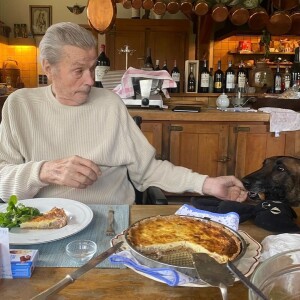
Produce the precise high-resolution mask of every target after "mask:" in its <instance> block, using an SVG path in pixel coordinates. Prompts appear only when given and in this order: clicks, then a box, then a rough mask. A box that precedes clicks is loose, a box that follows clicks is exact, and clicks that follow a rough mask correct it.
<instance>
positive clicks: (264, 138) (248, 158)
mask: <svg viewBox="0 0 300 300" xmlns="http://www.w3.org/2000/svg"><path fill="white" fill-rule="evenodd" d="M233 132H234V134H235V139H236V149H235V151H236V152H235V158H236V164H235V175H236V176H237V177H238V178H242V177H244V176H245V175H247V174H249V173H251V172H254V171H255V170H257V169H259V168H260V167H261V166H262V163H263V161H264V160H265V159H266V158H268V157H271V156H277V155H291V156H293V155H297V154H298V155H299V154H300V144H299V138H300V134H299V133H300V131H295V132H281V133H280V135H279V137H275V136H274V133H271V132H269V126H267V125H243V126H235V127H233Z"/></svg>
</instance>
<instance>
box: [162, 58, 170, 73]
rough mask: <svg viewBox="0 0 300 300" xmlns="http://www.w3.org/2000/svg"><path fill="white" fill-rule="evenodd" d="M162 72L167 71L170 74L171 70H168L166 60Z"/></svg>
mask: <svg viewBox="0 0 300 300" xmlns="http://www.w3.org/2000/svg"><path fill="white" fill-rule="evenodd" d="M162 70H165V71H167V72H168V73H170V72H169V69H168V65H167V60H164V64H163V66H162Z"/></svg>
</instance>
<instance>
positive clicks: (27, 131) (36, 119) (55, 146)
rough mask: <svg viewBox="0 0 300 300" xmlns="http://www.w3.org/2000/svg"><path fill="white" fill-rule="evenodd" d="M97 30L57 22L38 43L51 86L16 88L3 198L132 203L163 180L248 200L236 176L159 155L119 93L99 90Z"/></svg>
mask: <svg viewBox="0 0 300 300" xmlns="http://www.w3.org/2000/svg"><path fill="white" fill-rule="evenodd" d="M96 46H97V45H96V41H95V39H94V38H93V36H92V34H90V32H89V31H87V30H86V29H84V28H82V27H80V26H79V25H77V24H73V23H68V22H63V23H58V24H55V25H52V26H51V27H49V28H48V30H47V32H46V34H45V35H44V37H43V39H42V40H41V42H40V46H39V48H40V58H41V63H42V66H43V69H44V71H45V73H46V75H47V77H48V78H49V80H50V81H51V85H49V86H46V87H39V88H24V89H20V90H17V91H15V92H14V93H12V94H11V95H10V96H9V97H8V98H7V101H6V103H5V105H4V107H3V116H2V123H1V129H0V198H1V199H3V200H4V201H8V199H9V197H10V195H12V194H15V195H17V196H18V198H19V199H28V198H34V197H41V198H42V197H45V198H49V197H60V198H67V199H74V200H78V201H81V202H84V203H101V204H132V203H134V200H135V196H134V195H135V193H134V189H133V187H132V185H131V183H130V182H129V180H128V176H127V172H128V173H129V176H130V178H131V180H132V182H133V184H134V185H135V187H136V188H137V189H138V190H140V191H143V190H145V189H147V188H148V187H149V186H157V187H159V188H161V189H163V190H165V191H169V192H174V193H182V192H184V191H190V192H197V193H199V194H207V195H213V196H216V197H218V198H221V199H228V200H233V201H243V200H245V198H246V191H245V190H244V187H243V185H242V183H241V182H240V181H239V180H238V179H236V178H235V177H233V176H224V177H216V178H211V177H208V176H206V175H200V174H197V173H194V172H192V171H191V170H189V169H186V168H183V167H178V166H174V165H172V164H171V163H170V162H168V161H162V160H156V159H155V149H154V148H153V147H152V146H151V145H150V144H149V143H148V141H147V139H146V138H145V137H144V135H143V134H142V132H141V131H140V129H139V128H138V127H137V126H136V124H135V123H134V121H133V119H132V118H131V116H130V115H129V113H128V111H127V108H126V106H125V105H124V104H123V102H122V101H121V99H120V98H119V96H117V95H116V94H114V93H113V92H111V91H109V90H106V89H98V88H94V87H93V85H94V70H95V64H96V59H97V50H96V49H97V47H96Z"/></svg>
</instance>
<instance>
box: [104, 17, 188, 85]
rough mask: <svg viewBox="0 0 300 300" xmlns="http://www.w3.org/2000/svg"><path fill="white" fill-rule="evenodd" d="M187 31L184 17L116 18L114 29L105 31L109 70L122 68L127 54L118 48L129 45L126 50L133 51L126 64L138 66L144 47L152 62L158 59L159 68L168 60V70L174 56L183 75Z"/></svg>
mask: <svg viewBox="0 0 300 300" xmlns="http://www.w3.org/2000/svg"><path fill="white" fill-rule="evenodd" d="M190 32H191V23H190V21H189V20H186V19H184V20H153V19H145V20H140V19H139V20H136V19H117V20H116V22H115V25H114V27H113V29H112V30H111V31H109V32H108V33H107V34H106V52H107V55H108V57H109V58H110V62H111V70H125V58H126V57H125V54H124V53H120V51H119V50H120V49H122V48H124V45H128V46H129V49H132V50H135V51H134V52H133V53H132V54H131V55H128V67H134V68H141V67H142V66H143V63H144V58H145V56H146V50H147V48H148V47H150V48H151V57H152V62H153V64H155V60H157V59H158V60H159V62H160V67H162V65H163V62H164V60H167V63H168V68H169V71H171V69H172V67H173V63H174V60H175V59H176V61H177V66H178V68H179V70H180V72H181V73H182V75H183V74H184V64H185V60H187V59H188V55H189V53H188V51H189V33H190ZM181 77H183V76H181ZM181 86H183V81H182V84H181Z"/></svg>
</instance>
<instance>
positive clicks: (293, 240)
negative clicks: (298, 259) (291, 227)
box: [260, 233, 300, 262]
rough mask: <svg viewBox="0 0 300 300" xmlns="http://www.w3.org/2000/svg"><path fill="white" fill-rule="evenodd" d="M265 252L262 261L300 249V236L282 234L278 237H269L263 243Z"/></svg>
mask: <svg viewBox="0 0 300 300" xmlns="http://www.w3.org/2000/svg"><path fill="white" fill-rule="evenodd" d="M261 244H262V246H263V251H262V254H261V257H260V261H261V262H262V261H264V260H266V259H268V258H269V257H271V256H273V255H275V254H278V253H281V252H284V251H288V250H294V249H300V234H297V233H282V234H278V235H269V236H267V237H265V238H264V239H263V241H262V242H261Z"/></svg>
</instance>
